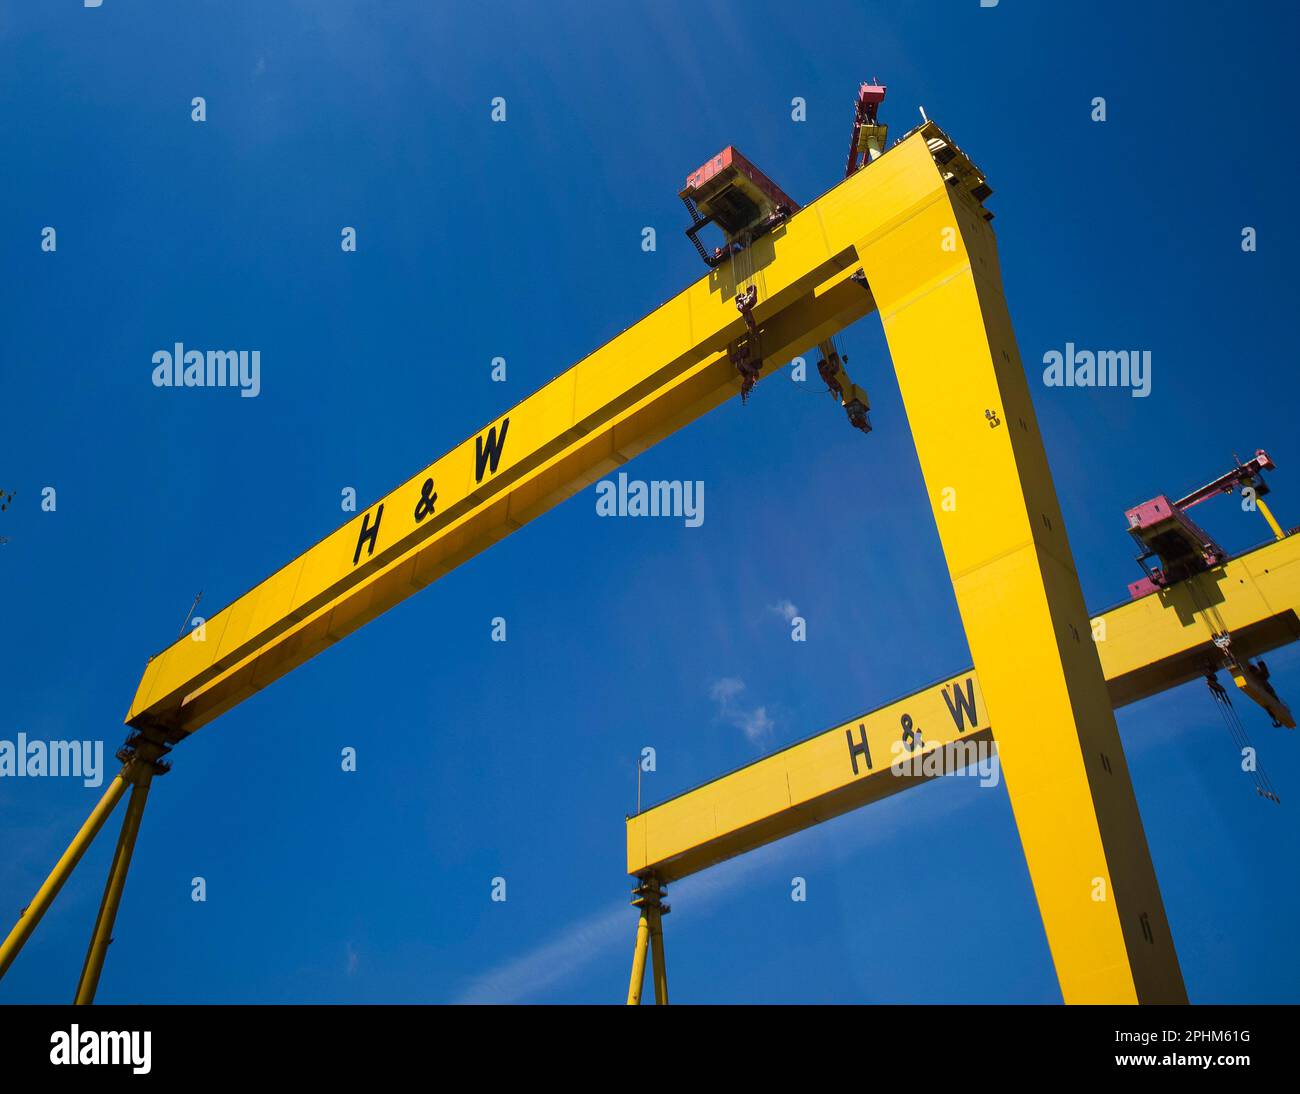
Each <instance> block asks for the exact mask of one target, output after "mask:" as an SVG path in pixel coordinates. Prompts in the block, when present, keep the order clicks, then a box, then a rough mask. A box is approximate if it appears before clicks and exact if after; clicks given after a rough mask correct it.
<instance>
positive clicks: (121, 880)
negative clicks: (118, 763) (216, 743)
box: [73, 764, 153, 1006]
mask: <svg viewBox="0 0 1300 1094" xmlns="http://www.w3.org/2000/svg"><path fill="white" fill-rule="evenodd" d="M133 767H134V771H133V772H132V785H131V797H130V799H129V800H128V801H127V803H126V816H125V817H123V818H122V831H121V832H120V833H119V835H118V837H117V849H116V850H115V851H114V852H113V865H112V867H111V868H110V869H109V871H108V882H107V884H106V885H105V887H104V898H103V900H102V901H100V905H99V914H98V916H96V917H95V930H94V933H93V934H92V935H91V936H90V948H89V949H88V950H87V951H86V961H85V964H84V965H83V966H82V968H81V979H80V980H78V981H77V994H76V998H75V999H74V1000H73V1002H74V1003H76V1004H77V1005H78V1006H85V1005H89V1004H90V1003H93V1002H94V1001H95V990H96V989H97V988H98V987H99V976H100V973H102V972H103V971H104V957H105V956H106V955H107V953H108V946H109V943H110V942H112V941H113V923H114V921H115V920H116V919H117V909H118V905H119V904H121V902H122V889H123V887H124V886H125V885H126V872H127V870H129V869H130V868H131V853H132V852H133V851H134V850H135V839H136V836H137V835H139V832H140V820H141V818H142V817H143V816H144V806H145V802H146V800H147V799H148V797H149V784H150V783H151V782H152V781H153V766H152V765H151V764H135V765H133Z"/></svg>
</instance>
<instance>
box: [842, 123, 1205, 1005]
mask: <svg viewBox="0 0 1300 1094" xmlns="http://www.w3.org/2000/svg"><path fill="white" fill-rule="evenodd" d="M898 151H903V149H901V148H900V149H895V150H893V151H892V152H891V155H892V154H895V153H896V152H898ZM919 151H920V150H919V149H917V150H916V152H913V153H912V154H917V153H919ZM932 176H933V179H932V182H931V185H930V187H929V200H928V201H927V202H924V203H922V204H921V205H920V206H918V207H915V208H914V209H913V212H912V213H911V215H909V216H908V217H907V218H906V219H905V220H902V221H900V222H899V223H897V224H895V225H893V226H890V227H888V228H886V229H884V230H881V231H879V232H877V233H875V234H873V235H871V236H869V237H867V238H865V239H863V240H861V241H860V242H859V243H857V244H856V245H855V250H856V251H857V254H858V257H859V259H860V260H861V262H862V265H863V268H864V269H865V271H866V275H867V280H868V281H869V282H870V284H871V287H872V292H873V293H874V295H875V299H876V305H877V308H878V309H879V312H880V317H881V321H882V323H883V325H884V330H885V338H886V340H887V342H888V343H889V349H890V355H891V357H892V359H893V363H894V370H895V373H896V374H897V376H898V383H899V388H900V391H901V392H902V396H903V404H904V406H905V407H906V409H907V417H908V422H909V424H910V425H911V429H912V436H913V438H914V439H915V442H916V448H917V455H918V458H919V460H920V464H921V473H922V476H923V477H924V479H925V483H926V489H927V492H928V494H929V496H930V502H931V508H932V510H933V512H934V517H935V522H936V524H937V526H938V531H939V539H940V542H941V543H942V545H943V552H944V557H945V560H946V562H947V566H948V572H949V576H950V578H951V580H952V586H953V592H954V593H955V595H956V599H957V609H958V612H959V614H960V615H961V619H962V625H963V627H964V629H965V632H966V639H967V643H968V644H969V646H970V651H971V656H972V658H973V659H974V661H975V668H976V670H977V671H978V672H979V677H980V686H981V688H982V690H983V693H984V701H985V703H986V704H987V706H988V712H989V717H990V718H991V719H992V720H993V721H994V723H995V724H996V725H997V727H998V752H999V757H1000V762H1001V766H1002V772H1003V777H1004V782H1005V786H1006V788H1007V794H1008V796H1009V798H1010V800H1011V808H1012V812H1013V813H1014V814H1015V818H1016V825H1017V828H1018V829H1019V833H1020V842H1021V845H1022V847H1023V848H1024V852H1025V862H1026V865H1027V866H1028V868H1029V876H1030V879H1031V880H1032V882H1033V886H1034V893H1035V896H1036V898H1037V900H1038V907H1039V910H1040V912H1041V913H1042V917H1043V926H1044V929H1045V931H1046V934H1047V941H1048V946H1049V948H1050V949H1051V952H1052V960H1053V963H1054V964H1055V967H1056V973H1057V978H1058V980H1059V981H1060V984H1061V992H1062V995H1063V996H1064V998H1065V999H1066V1001H1067V1002H1077V1003H1088V1002H1185V1001H1186V998H1187V996H1186V990H1185V989H1184V987H1183V982H1182V974H1181V972H1180V970H1179V967H1178V958H1177V954H1176V952H1175V950H1174V943H1173V938H1172V937H1171V935H1170V931H1169V925H1168V922H1167V920H1166V917H1165V911H1164V903H1163V901H1162V900H1161V897H1160V888H1159V885H1158V884H1157V882H1156V876H1155V870H1154V868H1153V867H1152V865H1151V856H1150V852H1149V850H1148V848H1147V842H1146V835H1145V833H1144V832H1143V829H1142V819H1141V816H1140V814H1139V812H1138V806H1137V799H1136V796H1135V795H1134V793H1133V785H1132V782H1131V780H1130V778H1129V775H1128V768H1127V764H1126V763H1125V760H1124V750H1123V747H1122V746H1121V744H1120V739H1119V731H1118V729H1117V727H1116V724H1115V714H1114V711H1113V710H1112V708H1111V704H1110V698H1109V695H1108V694H1107V691H1106V682H1105V679H1104V678H1103V676H1102V672H1101V665H1100V662H1099V660H1098V656H1097V651H1096V649H1095V647H1094V645H1093V642H1092V639H1091V635H1090V633H1089V625H1088V614H1087V610H1086V608H1085V606H1084V602H1083V593H1082V590H1081V589H1080V587H1079V579H1078V575H1077V574H1076V572H1075V566H1074V560H1073V557H1072V555H1071V552H1070V545H1069V542H1068V539H1067V537H1066V533H1065V526H1064V521H1063V519H1062V517H1061V511H1060V506H1059V504H1058V502H1057V499H1056V490H1055V487H1054V485H1053V483H1052V477H1051V473H1050V471H1049V470H1048V466H1047V455H1046V452H1045V450H1044V447H1043V442H1042V437H1041V435H1040V434H1039V431H1038V423H1037V420H1036V417H1035V414H1034V408H1033V403H1032V401H1031V399H1030V396H1029V385H1028V381H1027V379H1026V376H1025V370H1024V366H1023V365H1022V364H1021V361H1020V354H1019V350H1018V349H1017V346H1016V342H1015V336H1014V334H1013V333H1012V329H1011V319H1010V315H1009V313H1008V310H1007V304H1006V300H1005V298H1004V297H1003V292H1002V283H1001V274H1000V272H999V267H998V256H997V248H996V244H995V241H994V237H993V232H992V229H991V228H990V227H989V224H988V222H987V221H986V220H985V219H984V217H983V216H982V214H981V210H980V209H979V208H978V207H977V206H976V205H975V203H974V202H973V201H971V200H969V199H968V197H967V195H966V194H964V193H962V192H961V191H959V190H958V189H956V188H953V187H950V186H946V185H945V184H944V183H943V182H942V180H941V179H940V178H939V172H938V171H937V170H933V171H932Z"/></svg>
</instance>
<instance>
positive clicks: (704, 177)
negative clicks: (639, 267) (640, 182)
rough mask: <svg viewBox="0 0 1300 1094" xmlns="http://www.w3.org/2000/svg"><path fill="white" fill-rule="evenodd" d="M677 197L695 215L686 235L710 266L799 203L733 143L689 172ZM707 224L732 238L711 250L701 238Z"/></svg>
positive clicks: (792, 210)
mask: <svg viewBox="0 0 1300 1094" xmlns="http://www.w3.org/2000/svg"><path fill="white" fill-rule="evenodd" d="M677 196H678V197H680V198H681V199H682V201H683V202H685V204H686V208H687V209H688V210H689V211H690V214H691V226H690V227H689V228H688V229H687V230H686V234H687V235H688V236H689V237H690V240H691V242H692V243H694V244H695V248H696V250H698V251H699V252H700V257H701V258H703V259H704V261H705V262H707V263H708V264H709V266H711V267H712V266H717V265H719V264H720V263H721V262H722V261H723V260H724V259H726V257H727V256H728V255H729V254H730V253H731V249H732V243H733V242H734V241H735V240H736V239H737V238H739V237H741V236H745V235H749V236H751V237H752V236H756V235H761V234H762V233H763V232H764V231H766V230H767V229H768V228H770V227H772V225H773V224H774V223H777V222H778V221H780V220H782V219H784V218H785V217H787V216H789V215H790V214H791V213H794V212H796V211H797V210H798V208H799V206H798V204H797V203H796V202H795V201H794V200H792V199H791V197H790V196H789V195H788V194H787V193H786V192H785V191H784V190H782V189H781V187H779V186H778V185H777V184H776V183H774V182H773V181H772V180H771V179H770V178H768V177H767V176H766V175H765V174H763V172H762V171H760V170H759V169H758V168H757V167H755V166H754V165H753V164H752V163H750V162H749V160H747V159H746V158H745V157H744V156H742V155H741V154H740V151H739V149H737V148H736V147H735V146H734V145H730V144H729V145H727V147H726V148H724V149H723V150H722V151H721V152H719V153H718V154H717V155H716V156H714V157H713V158H712V159H711V160H709V161H708V162H707V163H704V164H702V165H701V166H700V167H698V168H696V169H695V170H694V171H692V172H691V173H690V174H689V175H687V176H686V185H685V187H683V188H682V189H681V190H680V191H679V192H678V195H677ZM706 224H716V225H717V226H718V228H719V229H720V230H721V231H722V234H723V235H724V236H726V237H727V243H726V246H723V247H719V248H716V249H715V250H714V251H713V253H712V254H710V253H709V252H708V251H706V250H705V248H704V245H703V244H702V243H701V242H700V240H699V231H700V229H701V228H703V227H704V226H705V225H706Z"/></svg>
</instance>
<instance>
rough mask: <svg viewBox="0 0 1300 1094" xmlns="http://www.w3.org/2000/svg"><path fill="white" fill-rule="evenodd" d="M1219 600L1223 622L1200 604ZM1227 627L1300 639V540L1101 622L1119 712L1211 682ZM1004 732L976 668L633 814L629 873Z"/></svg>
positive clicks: (685, 864) (860, 795) (725, 851)
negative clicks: (948, 746) (950, 746)
mask: <svg viewBox="0 0 1300 1094" xmlns="http://www.w3.org/2000/svg"><path fill="white" fill-rule="evenodd" d="M1211 603H1215V604H1216V614H1217V619H1216V621H1215V622H1213V623H1212V622H1211V621H1210V618H1209V615H1208V612H1207V610H1206V609H1205V608H1198V607H1197V605H1198V604H1202V605H1207V606H1208V605H1209V604H1211ZM1225 625H1226V626H1227V627H1228V628H1229V629H1230V631H1231V633H1232V636H1233V638H1232V644H1233V649H1234V650H1235V651H1236V652H1237V654H1238V655H1239V656H1250V657H1256V656H1258V655H1259V654H1262V653H1267V652H1268V651H1269V650H1271V649H1274V648H1276V647H1277V646H1280V645H1283V644H1286V643H1289V642H1296V641H1300V536H1292V537H1290V538H1288V539H1285V540H1283V541H1281V542H1279V543H1272V544H1269V545H1267V546H1265V547H1260V548H1258V549H1256V550H1254V551H1252V552H1250V553H1249V554H1245V555H1241V556H1239V557H1238V558H1235V559H1232V560H1231V561H1230V562H1228V563H1227V565H1226V566H1223V567H1220V568H1218V569H1216V570H1214V571H1212V572H1210V573H1206V574H1202V575H1200V576H1199V577H1196V578H1194V579H1192V580H1191V581H1187V582H1183V583H1181V584H1179V585H1176V586H1174V587H1173V588H1171V589H1170V590H1168V591H1167V592H1163V593H1158V594H1153V595H1151V596H1147V597H1144V598H1143V599H1141V600H1135V601H1132V602H1130V603H1127V604H1123V605H1121V606H1120V607H1117V608H1113V609H1111V610H1110V611H1108V612H1104V613H1102V614H1101V615H1098V616H1096V617H1095V618H1094V619H1093V621H1092V631H1093V633H1094V634H1095V635H1096V639H1097V652H1098V653H1099V654H1100V656H1101V665H1102V669H1103V671H1104V673H1105V675H1106V680H1107V684H1108V688H1109V690H1110V693H1111V701H1112V702H1113V704H1114V705H1115V706H1116V707H1119V706H1123V705H1125V704H1127V703H1132V702H1136V701H1137V700H1139V699H1144V698H1146V697H1148V696H1150V695H1154V694H1156V693H1157V692H1161V691H1165V690H1167V689H1169V688H1172V687H1176V686H1178V685H1179V684H1183V683H1186V682H1187V681H1189V680H1192V679H1195V678H1197V677H1199V676H1200V675H1201V674H1202V673H1203V672H1204V671H1205V668H1206V667H1207V666H1210V665H1215V664H1217V663H1218V658H1217V657H1216V656H1215V651H1214V646H1213V643H1212V641H1211V631H1212V630H1213V629H1217V628H1219V627H1221V626H1225ZM904 716H907V717H908V719H909V722H910V728H912V729H913V730H914V731H919V732H920V733H921V735H922V738H921V739H922V741H923V742H924V744H923V745H922V746H920V748H919V749H917V751H915V752H912V751H908V750H907V745H908V742H907V741H906V740H905V739H904V736H903V733H904V730H903V718H904ZM991 736H992V737H996V729H995V727H993V726H992V725H990V723H989V720H988V712H987V709H986V708H985V705H984V693H983V692H982V691H981V690H980V684H979V677H978V676H976V674H975V671H974V670H973V669H968V670H967V671H965V672H962V673H958V674H956V675H955V676H952V677H950V678H949V679H947V680H944V681H943V682H941V683H939V684H935V685H933V686H931V687H928V688H923V689H922V690H921V691H918V692H916V693H914V694H912V695H909V696H907V697H906V698H903V699H900V700H898V701H896V702H893V703H890V704H888V705H887V706H884V707H880V708H878V709H876V710H873V711H871V712H869V713H867V714H864V715H862V716H860V717H858V718H854V719H852V720H850V721H848V722H845V723H844V724H843V725H838V726H835V727H834V728H833V729H828V730H825V731H824V732H822V733H819V734H817V735H816V736H815V737H811V738H809V739H807V740H805V741H800V742H799V743H797V744H794V745H791V746H790V747H789V748H786V749H783V750H782V751H780V752H776V753H773V754H772V755H771V756H765V757H763V758H762V759H761V760H757V761H756V762H754V763H752V764H749V765H748V766H746V767H742V768H741V769H739V770H738V771H734V772H732V773H731V774H728V775H724V776H722V777H721V778H718V779H715V780H713V781H712V782H709V783H706V784H705V785H703V786H701V787H698V788H697V789H695V790H690V791H688V792H686V793H685V794H681V795H678V796H677V797H675V798H672V799H670V800H668V801H666V802H664V803H662V804H661V805H656V806H654V807H653V808H651V809H648V810H646V811H645V812H644V813H641V814H640V815H639V816H635V817H629V818H628V820H627V870H628V873H629V874H633V875H636V876H647V875H650V874H653V875H654V876H655V877H657V878H658V879H659V881H660V882H661V883H664V884H667V883H670V882H673V881H676V880H678V879H680V878H683V877H686V876H688V875H689V874H693V873H695V872H696V871H698V870H702V869H705V868H706V867H708V866H712V865H715V864H716V863H719V862H722V861H723V860H725V859H728V858H732V857H733V856H735V855H739V854H743V853H744V852H746V851H752V850H753V849H754V848H756V847H761V846H763V845H764V844H767V843H770V842H772V841H773V840H778V839H781V838H783V837H784V836H788V835H791V834H793V833H794V832H798V831H801V830H802V829H804V828H808V827H810V826H811V825H814V824H817V823H819V822H821V821H825V820H829V819H831V818H832V817H837V816H840V815H841V814H842V813H846V812H848V811H850V810H852V809H857V808H859V807H860V806H863V805H867V804H869V803H870V802H873V801H878V800H879V799H881V798H885V797H888V796H889V795H891V794H895V793H897V792H898V791H900V790H906V789H907V788H908V787H911V786H915V785H917V784H918V783H920V782H925V781H928V779H929V778H930V777H931V776H930V775H928V774H926V769H925V764H924V763H923V762H918V763H917V764H916V765H914V766H905V765H904V764H899V766H898V769H897V770H894V767H893V765H895V764H896V763H897V762H898V761H907V760H918V761H920V760H922V758H923V757H924V756H925V755H927V754H929V753H931V752H933V751H935V750H936V749H937V748H938V746H941V745H943V744H945V743H948V742H952V741H972V742H975V741H987V740H989V739H990V737H991ZM864 740H865V744H866V751H865V752H864V751H863V742H864ZM855 761H856V762H855ZM918 769H919V770H918Z"/></svg>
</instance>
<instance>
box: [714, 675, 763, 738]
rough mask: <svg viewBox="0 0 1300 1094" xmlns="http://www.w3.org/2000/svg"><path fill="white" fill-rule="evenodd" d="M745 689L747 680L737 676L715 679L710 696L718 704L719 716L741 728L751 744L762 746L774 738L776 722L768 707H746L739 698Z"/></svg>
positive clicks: (731, 724)
mask: <svg viewBox="0 0 1300 1094" xmlns="http://www.w3.org/2000/svg"><path fill="white" fill-rule="evenodd" d="M744 690H745V681H744V680H740V679H738V678H736V677H735V676H724V677H723V678H722V679H721V680H715V681H714V683H713V686H712V687H711V688H709V696H710V697H711V698H712V699H713V701H714V702H715V703H716V704H717V705H718V718H719V719H720V720H721V721H723V722H725V723H726V724H727V725H729V726H734V727H735V728H736V729H738V730H740V731H741V732H742V733H743V734H744V735H745V738H746V740H748V741H749V742H750V744H754V745H759V746H762V745H764V744H766V743H767V742H768V741H769V740H771V738H772V730H773V729H775V728H776V723H775V722H774V721H773V720H772V718H771V717H770V716H769V715H768V713H767V707H765V706H760V707H746V706H742V705H741V704H740V703H739V702H738V700H739V698H740V696H741V694H742V693H743V692H744Z"/></svg>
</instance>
